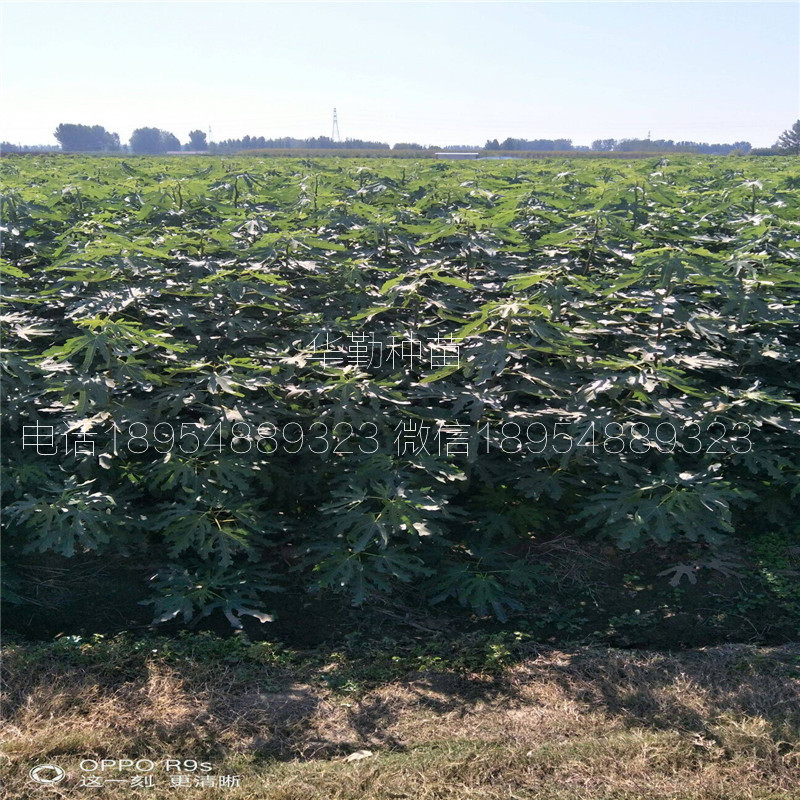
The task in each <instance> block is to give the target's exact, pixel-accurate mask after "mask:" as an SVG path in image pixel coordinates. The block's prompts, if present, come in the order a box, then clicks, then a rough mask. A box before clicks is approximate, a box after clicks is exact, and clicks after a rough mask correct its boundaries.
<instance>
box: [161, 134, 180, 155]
mask: <svg viewBox="0 0 800 800" xmlns="http://www.w3.org/2000/svg"><path fill="white" fill-rule="evenodd" d="M161 138H162V140H163V142H164V150H165V151H166V150H180V149H181V142H180V139H178V137H177V136H176V135H175V134H174V133H170V132H169V131H161Z"/></svg>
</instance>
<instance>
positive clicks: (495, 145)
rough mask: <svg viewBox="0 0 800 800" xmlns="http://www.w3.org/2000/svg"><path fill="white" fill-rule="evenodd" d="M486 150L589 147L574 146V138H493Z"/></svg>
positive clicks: (574, 148) (577, 148) (487, 143)
mask: <svg viewBox="0 0 800 800" xmlns="http://www.w3.org/2000/svg"><path fill="white" fill-rule="evenodd" d="M483 149H484V150H588V149H589V148H588V147H573V146H572V139H504V140H503V141H502V142H498V141H497V139H491V140H489V141H487V142H486V144H485V145H484V148H483Z"/></svg>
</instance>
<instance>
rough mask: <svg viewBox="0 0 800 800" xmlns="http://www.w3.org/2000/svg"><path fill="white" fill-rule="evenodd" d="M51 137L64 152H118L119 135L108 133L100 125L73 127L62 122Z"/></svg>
mask: <svg viewBox="0 0 800 800" xmlns="http://www.w3.org/2000/svg"><path fill="white" fill-rule="evenodd" d="M53 136H55V138H56V141H57V142H58V143H59V144H60V145H61V149H62V150H65V151H70V152H78V153H87V152H98V151H106V150H119V135H118V134H116V133H109V131H107V130H106V129H105V128H104V127H103V126H102V125H73V124H71V123H64V122H62V123H61V124H60V125H59V126H58V127H57V128H56V129H55V132H54V133H53Z"/></svg>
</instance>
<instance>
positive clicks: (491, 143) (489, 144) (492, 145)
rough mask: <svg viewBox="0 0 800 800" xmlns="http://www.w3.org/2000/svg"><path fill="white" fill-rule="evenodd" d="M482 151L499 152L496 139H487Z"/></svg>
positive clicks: (498, 144) (498, 143)
mask: <svg viewBox="0 0 800 800" xmlns="http://www.w3.org/2000/svg"><path fill="white" fill-rule="evenodd" d="M483 149H484V150H499V149H500V142H498V141H497V139H491V140H489V139H487V140H486V144H485V145H484V146H483Z"/></svg>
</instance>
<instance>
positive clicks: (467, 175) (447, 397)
mask: <svg viewBox="0 0 800 800" xmlns="http://www.w3.org/2000/svg"><path fill="white" fill-rule="evenodd" d="M0 169H2V172H3V183H4V186H5V191H6V194H5V196H4V198H3V224H4V226H5V228H4V235H3V243H2V244H3V272H4V283H5V286H4V299H5V310H4V317H3V322H4V326H5V328H4V330H5V332H4V347H5V352H4V359H3V369H4V380H3V390H4V398H3V417H2V424H3V441H4V444H5V446H4V448H3V465H2V466H3V474H4V481H3V501H4V505H5V510H6V513H5V514H4V526H5V528H6V536H5V543H6V548H7V554H6V559H7V560H8V561H9V562H10V563H13V561H14V560H15V559H16V558H18V557H19V556H20V554H24V553H26V552H39V551H50V552H56V553H60V554H63V555H69V554H71V553H74V552H78V551H82V550H86V549H95V550H98V551H99V552H122V553H126V554H128V555H130V556H131V557H132V558H136V559H140V560H141V561H142V563H148V564H150V563H152V564H154V565H155V567H154V570H153V574H154V576H155V577H154V579H153V585H154V588H155V604H156V617H157V618H158V619H163V620H166V619H169V618H172V617H176V616H177V617H179V618H185V619H191V618H192V617H194V616H195V615H197V614H203V613H210V612H211V611H214V610H220V611H222V612H223V613H225V614H226V615H227V616H228V619H229V620H230V621H231V622H232V624H234V625H240V624H241V623H240V622H239V617H240V616H241V615H248V614H250V615H255V616H257V617H258V618H262V617H263V618H264V619H266V616H264V609H265V608H266V609H269V603H268V600H267V599H266V598H267V597H268V595H266V594H265V592H269V591H274V590H278V589H280V588H281V587H282V586H286V585H288V584H289V583H293V584H295V585H297V584H298V583H300V584H302V585H305V586H307V587H308V588H310V589H325V590H336V591H344V592H348V593H350V596H351V597H352V598H353V600H354V602H356V603H361V602H363V601H365V600H366V599H368V598H369V597H371V596H374V595H375V594H378V593H389V592H392V591H393V590H394V589H395V588H397V587H399V586H401V585H402V586H405V587H407V588H410V589H412V590H413V591H414V592H415V593H416V594H415V595H414V596H416V597H418V598H419V599H420V601H421V602H422V601H424V602H431V603H437V602H445V601H454V602H457V603H460V604H462V605H464V606H465V607H468V608H471V609H474V610H475V611H476V612H477V613H479V614H488V613H491V614H496V615H498V616H500V617H502V616H504V615H506V614H508V613H509V611H513V610H514V609H515V608H516V607H517V604H518V597H519V596H520V593H521V592H527V591H529V590H530V588H531V586H533V585H535V582H536V580H537V579H538V578H537V572H536V567H535V564H531V563H529V561H528V560H527V559H526V557H525V556H526V552H527V551H526V546H527V545H528V544H529V543H530V542H531V541H532V540H534V539H538V540H541V539H542V538H546V537H548V536H552V535H557V534H562V533H564V532H568V533H570V534H575V533H576V532H582V534H583V535H586V536H602V537H606V538H607V539H608V540H609V541H610V542H612V543H614V544H616V545H617V546H619V547H621V548H639V547H643V546H647V545H649V544H654V543H662V542H670V541H672V542H674V541H682V540H685V541H692V542H700V543H705V544H706V545H708V546H709V547H715V546H717V545H718V544H719V543H720V542H722V541H724V540H725V539H726V538H728V537H731V536H743V537H747V535H748V525H749V524H751V522H750V521H751V520H753V519H758V520H759V524H768V525H769V526H771V528H772V529H773V530H774V531H776V532H788V533H787V535H791V536H796V535H797V531H796V527H791V526H793V525H795V521H794V518H795V516H796V509H797V507H798V500H800V489H799V488H798V486H799V485H800V482H798V470H800V448H799V447H798V436H800V377H799V376H798V370H797V362H798V356H800V311H799V310H798V302H799V301H800V272H798V263H799V262H800V239H798V233H797V231H798V228H797V219H798V212H799V211H800V200H799V199H798V185H800V184H799V183H798V181H799V180H800V174H798V172H797V169H796V168H795V167H794V160H793V159H791V160H790V159H774V160H772V159H771V160H758V161H747V160H745V159H737V158H726V159H701V158H689V157H683V158H675V159H671V160H670V161H669V162H667V161H665V160H655V159H650V160H644V161H638V162H636V163H634V164H626V163H624V162H621V161H620V162H614V163H611V162H607V161H606V162H604V161H599V160H598V161H580V162H579V161H565V160H558V161H551V162H511V163H509V162H505V163H496V162H495V163H489V164H487V163H481V162H478V163H474V162H473V163H469V164H451V163H441V162H438V163H437V162H422V161H420V162H410V163H409V162H406V163H404V162H399V161H369V162H366V161H365V162H355V161H340V160H334V159H330V160H317V161H314V160H306V159H304V160H288V159H286V160H275V159H270V160H268V161H258V160H255V159H253V158H249V159H246V160H245V159H241V160H214V161H208V160H206V159H192V158H186V159H183V160H180V161H169V162H167V161H166V160H158V159H136V160H135V161H130V162H126V161H120V160H119V159H111V158H108V159H86V158H83V159H81V158H67V157H47V156H43V157H38V158H36V159H27V160H26V161H25V162H22V161H18V160H15V159H14V158H13V157H12V158H9V159H6V160H4V161H3V163H2V165H0ZM409 333H413V335H414V336H415V337H416V338H417V339H420V340H423V341H426V342H430V341H431V340H433V339H435V338H436V337H446V336H453V337H454V340H455V341H458V342H460V359H459V361H458V363H457V364H455V365H444V366H441V365H438V366H435V365H433V364H431V363H429V361H427V360H426V358H425V357H423V358H422V359H421V360H417V361H415V362H414V363H409V362H408V360H405V361H404V360H402V359H397V360H395V362H394V363H389V362H388V361H387V362H384V363H381V364H372V365H369V366H361V367H355V366H353V365H352V364H351V365H342V364H340V363H338V362H336V361H333V362H330V363H323V356H325V355H326V353H325V349H326V348H325V343H326V342H330V343H332V344H331V347H332V349H333V350H336V349H337V348H341V347H342V345H343V343H345V344H346V343H348V342H349V343H352V342H354V341H356V340H355V339H352V338H349V337H352V336H358V335H361V334H364V335H366V337H367V339H368V340H369V339H370V337H373V336H374V338H375V339H376V340H377V341H380V342H383V343H389V342H391V341H392V337H397V339H398V340H400V339H402V337H403V336H405V335H408V334H409ZM337 340H338V343H336V342H337ZM335 355H336V354H335V353H328V354H327V356H328V357H331V356H335ZM339 355H341V354H339ZM384 355H386V353H384ZM439 423H442V424H446V425H448V426H454V425H455V424H456V423H460V424H461V426H462V428H461V430H462V431H464V432H465V435H466V437H467V439H468V442H469V454H468V455H465V454H461V453H460V452H454V453H453V454H450V455H448V454H447V453H439V452H438V450H437V448H436V447H435V446H430V447H429V448H428V452H417V453H414V452H413V450H411V449H408V450H402V449H401V450H400V451H398V449H397V447H396V445H395V439H396V437H397V436H398V435H399V434H398V430H399V429H400V430H402V427H403V425H405V426H407V429H408V430H410V429H412V428H414V427H415V426H416V428H417V429H418V428H419V427H420V426H423V427H424V426H427V427H428V428H429V429H430V430H435V428H436V426H437V424H439ZM37 424H38V425H39V426H40V428H42V427H45V426H56V428H57V430H58V431H59V432H63V431H64V430H65V428H67V427H68V428H69V430H70V438H69V440H68V441H69V442H71V443H72V445H73V448H72V452H70V453H69V454H65V453H64V452H63V449H64V444H65V441H64V439H63V438H57V439H56V446H57V447H59V448H61V452H59V453H58V454H56V455H51V456H47V455H38V454H37V453H36V452H35V451H34V450H33V449H32V448H31V447H23V434H24V432H25V431H24V430H23V428H27V429H28V431H30V429H31V427H32V426H36V425H37ZM645 425H646V426H647V428H646V429H645V427H644V426H645ZM659 426H661V427H659ZM670 429H671V430H672V431H674V433H675V436H674V437H673V436H672V435H671V434H670ZM81 434H84V435H85V436H84V438H86V437H89V438H91V436H92V435H94V439H95V442H96V444H95V452H94V453H93V454H89V453H85V452H80V451H79V452H77V453H76V452H74V451H75V447H74V445H75V442H76V441H80V435H81ZM301 434H302V440H301V438H300V437H301ZM545 434H546V438H547V441H546V442H545V441H544V438H545ZM673 439H674V440H675V441H673ZM430 441H431V442H432V441H433V440H432V438H431V440H430ZM540 443H541V448H540ZM114 444H116V452H115V451H114ZM781 535H783V533H781ZM264 603H266V605H264Z"/></svg>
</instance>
